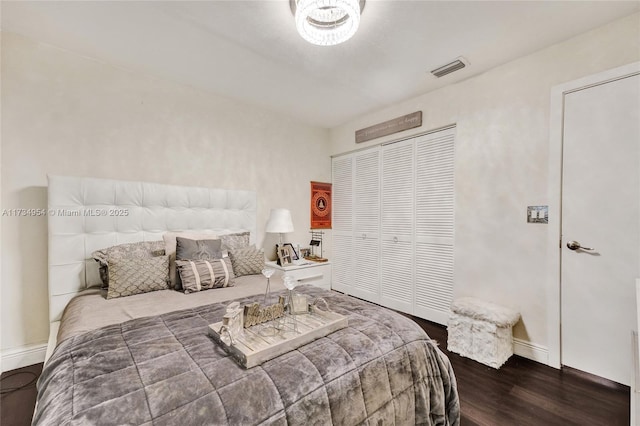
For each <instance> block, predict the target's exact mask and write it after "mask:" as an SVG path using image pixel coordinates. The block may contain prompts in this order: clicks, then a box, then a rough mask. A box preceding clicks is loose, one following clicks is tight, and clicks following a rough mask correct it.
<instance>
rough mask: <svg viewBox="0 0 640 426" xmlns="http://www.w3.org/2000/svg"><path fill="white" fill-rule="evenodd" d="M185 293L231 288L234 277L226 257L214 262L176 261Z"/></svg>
mask: <svg viewBox="0 0 640 426" xmlns="http://www.w3.org/2000/svg"><path fill="white" fill-rule="evenodd" d="M176 269H177V270H178V272H179V273H180V278H181V280H182V288H183V289H184V292H185V293H195V292H196V291H201V290H209V289H212V288H222V287H233V285H234V282H233V279H234V278H235V275H234V273H233V269H232V268H231V261H230V260H229V258H228V257H225V258H223V259H215V260H176Z"/></svg>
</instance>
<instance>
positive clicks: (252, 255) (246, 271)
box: [229, 245, 264, 277]
mask: <svg viewBox="0 0 640 426" xmlns="http://www.w3.org/2000/svg"><path fill="white" fill-rule="evenodd" d="M229 258H230V259H231V265H233V273H234V274H236V277H241V276H243V275H254V274H260V273H262V270H263V269H264V250H263V249H260V250H258V249H257V248H256V246H255V245H251V246H249V247H244V248H239V249H235V250H230V251H229Z"/></svg>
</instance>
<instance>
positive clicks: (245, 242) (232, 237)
mask: <svg viewBox="0 0 640 426" xmlns="http://www.w3.org/2000/svg"><path fill="white" fill-rule="evenodd" d="M250 237H251V233H250V232H249V231H245V232H236V233H234V234H225V235H220V236H219V237H218V238H220V239H221V240H222V252H223V253H224V254H225V255H226V254H227V253H228V252H229V251H230V250H235V249H239V248H244V247H248V246H249V239H250Z"/></svg>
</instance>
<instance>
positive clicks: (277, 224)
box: [264, 209, 293, 234]
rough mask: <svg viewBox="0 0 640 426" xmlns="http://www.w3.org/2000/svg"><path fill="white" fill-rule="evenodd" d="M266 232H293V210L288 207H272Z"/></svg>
mask: <svg viewBox="0 0 640 426" xmlns="http://www.w3.org/2000/svg"><path fill="white" fill-rule="evenodd" d="M264 232H269V233H276V234H277V233H280V234H285V233H287V232H293V221H292V220H291V212H290V211H289V210H287V209H271V213H269V220H267V225H266V226H265V228H264Z"/></svg>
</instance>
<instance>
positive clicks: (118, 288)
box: [107, 256, 170, 299]
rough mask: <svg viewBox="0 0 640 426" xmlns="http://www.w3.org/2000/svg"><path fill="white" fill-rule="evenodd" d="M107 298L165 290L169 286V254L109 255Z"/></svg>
mask: <svg viewBox="0 0 640 426" xmlns="http://www.w3.org/2000/svg"><path fill="white" fill-rule="evenodd" d="M108 264H109V290H108V291H107V299H113V298H115V297H124V296H131V295H133V294H140V293H148V292H150V291H157V290H166V289H168V288H170V287H169V256H157V257H148V258H145V257H119V256H114V257H110V258H109V260H108Z"/></svg>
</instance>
